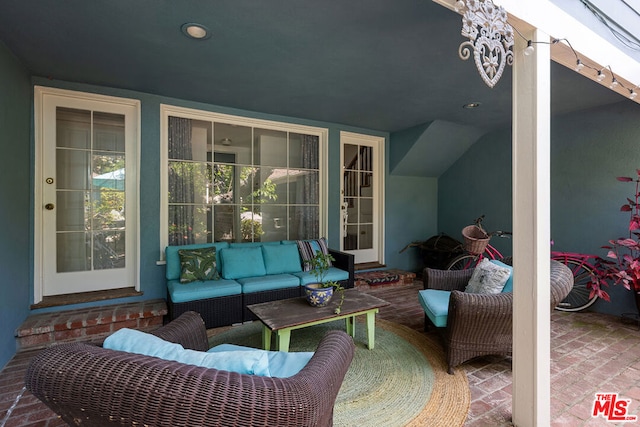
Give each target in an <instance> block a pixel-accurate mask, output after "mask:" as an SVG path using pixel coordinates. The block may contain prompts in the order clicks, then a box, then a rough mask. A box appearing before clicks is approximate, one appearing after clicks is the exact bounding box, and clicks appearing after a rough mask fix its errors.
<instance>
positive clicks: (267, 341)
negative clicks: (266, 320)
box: [262, 325, 271, 350]
mask: <svg viewBox="0 0 640 427" xmlns="http://www.w3.org/2000/svg"><path fill="white" fill-rule="evenodd" d="M262 348H264V349H265V350H271V329H269V328H268V327H267V325H262Z"/></svg>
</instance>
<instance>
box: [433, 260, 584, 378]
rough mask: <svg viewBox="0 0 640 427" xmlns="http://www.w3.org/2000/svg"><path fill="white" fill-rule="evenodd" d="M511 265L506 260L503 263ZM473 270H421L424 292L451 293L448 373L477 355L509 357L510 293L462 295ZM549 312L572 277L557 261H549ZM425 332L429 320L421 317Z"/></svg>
mask: <svg viewBox="0 0 640 427" xmlns="http://www.w3.org/2000/svg"><path fill="white" fill-rule="evenodd" d="M504 261H505V262H506V263H507V264H511V262H512V260H511V259H510V258H508V259H505V260H504ZM473 271H474V269H467V270H454V271H448V270H436V269H431V268H425V269H424V272H423V279H424V289H440V290H446V291H451V295H450V298H449V309H448V315H447V320H446V326H445V327H442V328H438V329H439V330H440V331H441V332H442V334H443V340H444V344H445V350H446V353H447V363H448V365H449V373H450V374H453V368H454V367H455V366H458V365H460V364H461V363H464V362H466V361H468V360H471V359H473V358H475V357H478V356H486V355H498V356H511V351H512V343H513V331H512V317H513V293H512V292H503V293H498V294H475V293H468V292H464V290H465V287H466V286H467V284H468V283H469V279H470V278H471V276H472V274H473ZM549 282H550V286H551V297H550V309H551V310H553V309H554V308H555V307H556V306H557V305H558V304H559V303H560V302H561V301H562V300H563V299H564V298H566V296H567V295H568V294H569V292H570V291H571V288H572V287H573V274H572V273H571V270H570V269H569V268H568V267H567V266H565V265H564V264H561V263H559V262H557V261H551V277H550V281H549ZM424 321H425V330H426V329H428V328H429V327H430V326H432V324H431V320H430V319H429V317H428V316H427V315H426V314H425V319H424Z"/></svg>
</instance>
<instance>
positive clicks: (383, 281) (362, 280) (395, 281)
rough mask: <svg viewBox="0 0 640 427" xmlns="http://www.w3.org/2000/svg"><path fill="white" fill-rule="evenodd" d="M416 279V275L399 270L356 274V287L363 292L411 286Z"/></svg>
mask: <svg viewBox="0 0 640 427" xmlns="http://www.w3.org/2000/svg"><path fill="white" fill-rule="evenodd" d="M415 278H416V274H415V273H412V272H410V271H403V270H397V269H390V270H376V271H365V272H362V273H356V274H355V286H356V288H358V289H362V290H364V289H382V288H390V287H396V286H410V285H412V284H413V280H414V279H415Z"/></svg>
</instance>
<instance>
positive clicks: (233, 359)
mask: <svg viewBox="0 0 640 427" xmlns="http://www.w3.org/2000/svg"><path fill="white" fill-rule="evenodd" d="M103 347H104V348H107V349H110V350H118V351H126V352H129V353H135V354H143V355H145V356H153V357H158V358H160V359H165V360H174V361H176V362H180V363H185V364H187V365H195V366H202V367H205V368H213V369H219V370H223V371H229V372H237V373H240V374H249V375H260V376H270V372H269V355H268V354H267V352H265V351H262V350H253V351H246V350H242V351H224V352H212V353H207V352H203V351H195V350H189V349H185V348H184V347H182V346H181V345H180V344H175V343H172V342H169V341H165V340H163V339H161V338H158V337H156V336H155V335H152V334H148V333H146V332H142V331H137V330H135V329H128V328H123V329H120V330H118V331H117V332H115V333H113V334H112V335H110V336H109V337H107V339H106V340H105V341H104V344H103Z"/></svg>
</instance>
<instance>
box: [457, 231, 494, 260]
mask: <svg viewBox="0 0 640 427" xmlns="http://www.w3.org/2000/svg"><path fill="white" fill-rule="evenodd" d="M462 237H464V249H465V250H466V251H467V252H470V253H472V254H476V255H479V254H481V253H483V252H484V250H485V249H486V248H487V245H488V244H489V239H490V237H489V235H488V234H487V233H486V232H485V231H484V230H483V229H482V228H480V227H478V226H477V225H469V226H467V227H465V228H463V229H462Z"/></svg>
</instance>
